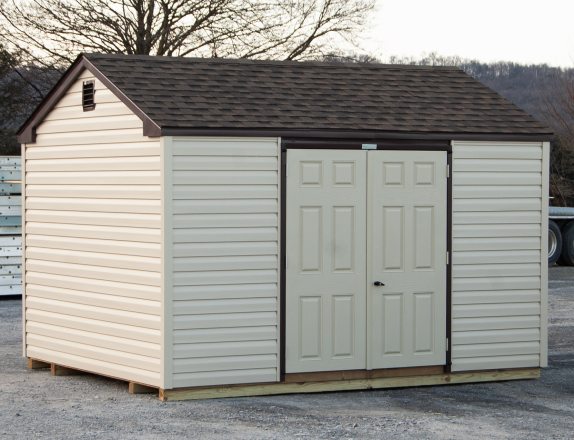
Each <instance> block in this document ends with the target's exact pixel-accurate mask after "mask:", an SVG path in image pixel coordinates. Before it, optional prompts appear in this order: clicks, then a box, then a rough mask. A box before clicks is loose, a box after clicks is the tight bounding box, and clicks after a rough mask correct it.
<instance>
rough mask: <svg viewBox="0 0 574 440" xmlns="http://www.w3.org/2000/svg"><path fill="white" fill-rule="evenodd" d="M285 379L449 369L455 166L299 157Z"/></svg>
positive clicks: (290, 238) (435, 161)
mask: <svg viewBox="0 0 574 440" xmlns="http://www.w3.org/2000/svg"><path fill="white" fill-rule="evenodd" d="M287 170H288V171H287V172H288V174H287V203H286V205H287V209H286V211H287V212H286V216H287V222H286V224H287V231H286V257H287V259H286V263H287V267H286V269H285V270H286V347H285V349H286V365H285V367H286V373H297V372H313V371H335V370H355V369H378V368H399V367H414V366H431V365H443V364H444V363H445V360H446V273H447V272H446V267H447V254H446V252H447V247H446V244H447V203H446V200H447V199H446V197H447V157H446V152H439V151H385V150H373V151H362V150H289V151H288V153H287Z"/></svg>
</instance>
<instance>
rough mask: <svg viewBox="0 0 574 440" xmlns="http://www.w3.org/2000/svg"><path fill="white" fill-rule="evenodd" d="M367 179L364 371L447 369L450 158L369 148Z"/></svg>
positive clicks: (433, 154)
mask: <svg viewBox="0 0 574 440" xmlns="http://www.w3.org/2000/svg"><path fill="white" fill-rule="evenodd" d="M367 175H368V205H369V214H368V219H369V225H368V237H369V238H368V268H369V274H368V287H367V288H368V295H369V305H368V312H369V330H368V336H369V344H368V356H369V362H368V365H369V368H370V369H376V368H397V367H415V366H431V365H444V364H445V362H446V265H447V261H446V258H447V256H446V252H447V248H446V244H447V204H446V201H447V198H446V195H447V153H446V152H442V151H441V152H439V151H370V152H369V158H368V172H367ZM375 282H380V283H382V284H384V285H378V286H377V285H375Z"/></svg>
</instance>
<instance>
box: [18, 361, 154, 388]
mask: <svg viewBox="0 0 574 440" xmlns="http://www.w3.org/2000/svg"><path fill="white" fill-rule="evenodd" d="M28 368H29V369H36V368H50V372H51V373H52V374H53V375H54V376H77V375H81V374H96V375H98V376H103V377H109V378H110V379H116V380H122V381H124V382H128V383H129V387H128V391H129V392H130V393H131V394H147V393H157V392H158V391H159V388H157V387H153V386H150V385H144V384H142V383H139V382H131V381H128V380H125V379H122V378H119V377H114V376H107V375H105V374H100V373H94V372H93V371H87V370H79V369H77V368H70V367H66V366H64V365H59V364H54V363H50V362H46V361H41V360H39V359H34V358H28Z"/></svg>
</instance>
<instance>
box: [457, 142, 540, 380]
mask: <svg viewBox="0 0 574 440" xmlns="http://www.w3.org/2000/svg"><path fill="white" fill-rule="evenodd" d="M544 167H548V164H547V163H546V162H545V161H544V163H543V145H542V143H526V142H453V176H452V178H453V226H452V228H453V229H452V233H453V244H452V247H453V249H452V250H453V255H452V263H453V267H452V278H453V280H452V369H453V371H464V370H487V369H499V368H519V367H537V366H541V365H542V366H544V359H541V354H542V357H544V356H545V341H544V340H543V339H544V338H545V328H544V324H543V323H542V320H541V316H543V314H544V312H543V310H542V308H543V307H544V306H545V305H544V299H543V297H544V294H545V289H546V286H545V285H544V282H543V280H544V279H545V278H544V277H545V274H546V271H547V264H546V252H545V247H544V246H546V245H545V244H544V243H546V241H545V237H544V234H546V229H547V224H546V223H547V218H546V216H547V214H544V211H543V204H547V203H548V200H547V198H546V197H547V194H546V195H544V191H543V190H545V191H546V192H547V186H544V185H543V169H544Z"/></svg>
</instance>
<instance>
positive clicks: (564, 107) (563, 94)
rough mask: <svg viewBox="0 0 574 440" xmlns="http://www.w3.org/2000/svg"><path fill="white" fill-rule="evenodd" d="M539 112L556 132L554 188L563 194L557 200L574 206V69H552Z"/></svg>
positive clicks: (553, 154) (552, 178) (552, 169)
mask: <svg viewBox="0 0 574 440" xmlns="http://www.w3.org/2000/svg"><path fill="white" fill-rule="evenodd" d="M540 102H541V105H540V111H541V112H542V114H543V115H544V119H545V121H546V123H548V124H549V125H550V126H551V127H552V128H553V129H554V130H555V132H556V134H555V136H554V140H553V142H552V154H551V161H550V162H551V168H550V173H551V190H552V191H554V192H556V193H558V194H559V195H560V196H561V200H562V203H560V201H559V200H555V202H556V203H557V204H558V205H559V206H560V204H567V205H569V206H574V71H573V70H572V69H560V68H555V69H552V72H551V74H550V75H549V79H548V80H547V81H546V83H545V84H544V87H542V88H541V93H540Z"/></svg>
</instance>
